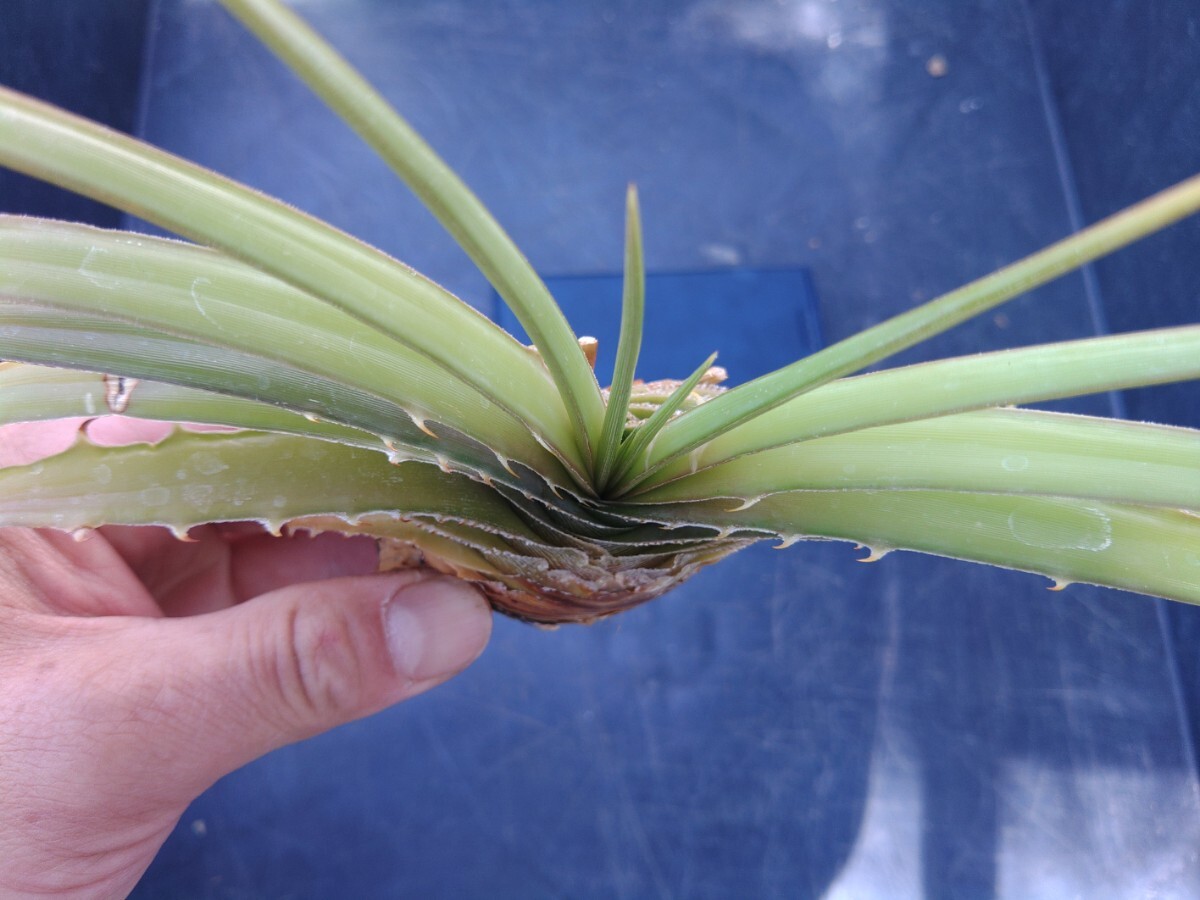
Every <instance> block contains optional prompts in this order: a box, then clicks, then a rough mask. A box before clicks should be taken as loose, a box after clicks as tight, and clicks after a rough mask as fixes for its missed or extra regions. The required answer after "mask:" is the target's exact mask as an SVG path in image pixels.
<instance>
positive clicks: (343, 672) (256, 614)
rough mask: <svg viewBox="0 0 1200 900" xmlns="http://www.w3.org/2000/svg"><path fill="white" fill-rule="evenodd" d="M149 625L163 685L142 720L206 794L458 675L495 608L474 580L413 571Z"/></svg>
mask: <svg viewBox="0 0 1200 900" xmlns="http://www.w3.org/2000/svg"><path fill="white" fill-rule="evenodd" d="M141 624H142V625H143V626H144V627H146V628H150V629H157V630H158V631H159V634H158V635H157V636H156V637H155V638H153V639H152V640H153V642H149V640H148V641H147V642H145V643H142V645H141V648H142V649H141V651H140V652H139V657H140V659H141V660H142V665H140V666H139V669H142V670H143V671H144V675H143V677H146V678H149V679H150V680H151V681H156V682H157V685H158V686H159V689H158V690H157V691H156V693H155V694H154V698H155V699H154V703H155V706H156V707H158V708H156V709H154V710H152V713H153V715H151V716H139V719H140V720H141V721H142V722H144V723H148V724H153V725H155V726H156V727H161V729H162V732H163V733H162V735H160V736H154V739H156V740H158V741H159V747H160V749H166V748H165V747H163V743H162V740H163V738H166V739H168V743H169V744H170V745H173V746H174V749H175V752H174V753H171V754H169V755H170V756H173V757H174V758H175V760H176V761H177V763H178V765H179V766H180V768H181V769H182V771H179V772H177V773H175V774H176V777H179V778H180V779H181V781H182V782H187V781H192V780H193V779H198V783H194V784H193V785H192V790H194V791H195V792H197V793H198V792H199V791H201V790H203V789H204V788H206V787H207V786H208V785H209V784H211V783H212V782H213V781H215V780H216V779H217V778H219V777H221V776H222V775H224V774H226V773H228V772H231V771H232V770H234V769H236V768H238V767H240V766H242V765H244V764H245V763H247V762H249V761H251V760H253V759H255V758H257V757H259V756H261V755H263V754H264V753H266V752H268V751H270V750H272V749H274V748H276V747H280V746H282V745H284V744H288V743H292V742H294V741H297V740H300V739H303V738H306V737H311V736H312V735H315V734H318V733H319V732H322V731H326V730H328V729H330V728H333V727H334V726H336V725H340V724H342V723H344V722H348V721H351V720H352V719H357V718H360V717H362V716H365V715H368V714H370V713H373V712H376V711H378V710H380V709H383V708H384V707H386V706H389V705H391V704H393V703H397V702H399V701H401V700H405V699H407V698H409V697H412V696H414V695H416V694H419V693H421V692H422V691H424V690H426V689H428V688H430V687H433V686H434V685H437V684H440V683H441V682H443V681H445V680H446V679H448V678H450V677H451V676H452V675H454V674H456V673H458V672H459V671H461V670H462V669H464V668H466V666H468V665H469V664H470V663H471V662H472V661H473V660H474V659H475V658H476V657H477V656H478V655H479V654H480V653H481V652H482V650H483V648H484V646H485V645H486V644H487V641H488V637H489V635H490V633H491V613H490V610H489V608H488V605H487V602H486V601H485V600H484V599H483V597H482V596H481V595H480V593H479V592H478V591H477V590H475V589H474V588H472V587H470V586H469V585H468V584H467V583H465V582H462V581H457V580H454V579H450V578H445V577H441V576H433V575H431V574H430V573H427V572H422V571H409V572H403V573H398V574H392V575H374V576H359V577H350V578H338V579H331V580H328V581H322V582H314V583H308V584H297V585H290V586H287V587H284V588H280V589H277V590H274V591H271V592H270V593H267V594H263V595H262V596H260V597H256V598H255V599H253V600H250V601H247V602H246V603H243V604H240V605H238V606H235V607H232V608H230V609H226V610H223V611H221V612H218V613H211V614H208V615H201V616H195V617H190V618H184V619H156V620H143V622H142V623H141ZM139 630H140V629H139ZM147 637H149V636H147ZM151 648H152V649H151ZM148 656H150V657H151V658H150V659H147V657H148ZM159 758H160V759H162V758H163V755H159ZM189 775H190V776H191V777H190V778H189V777H187V776H189ZM176 783H177V784H179V783H180V782H176Z"/></svg>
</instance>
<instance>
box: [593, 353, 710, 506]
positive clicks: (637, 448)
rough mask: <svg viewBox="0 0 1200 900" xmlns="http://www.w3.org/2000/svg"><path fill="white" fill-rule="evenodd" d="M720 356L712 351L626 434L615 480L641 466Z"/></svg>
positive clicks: (618, 457)
mask: <svg viewBox="0 0 1200 900" xmlns="http://www.w3.org/2000/svg"><path fill="white" fill-rule="evenodd" d="M716 359H717V354H716V353H713V354H711V355H710V356H709V357H708V359H706V360H705V361H704V362H702V363H701V364H700V366H699V367H698V368H697V369H696V371H695V372H693V373H692V374H691V375H689V376H688V377H687V378H686V379H685V380H684V381H681V382H680V383H679V384H678V385H677V386H676V387H675V390H673V391H672V392H671V394H670V396H669V397H667V399H666V400H664V401H663V403H662V405H660V406H659V407H658V409H656V410H655V411H654V412H653V413H652V414H651V416H650V418H648V419H646V420H645V421H644V422H642V423H641V424H640V425H639V426H638V427H637V428H635V429H634V430H633V433H632V434H629V435H627V436H626V438H625V442H624V443H623V444H622V445H621V450H620V453H619V454H618V455H617V462H616V466H615V471H614V473H613V480H614V482H615V483H618V484H619V483H620V482H621V480H622V479H624V478H625V477H626V476H627V475H628V474H629V472H630V470H631V469H632V468H633V467H634V466H636V465H637V463H638V461H639V460H640V459H641V458H642V455H643V453H644V452H645V451H646V449H647V448H648V447H650V445H651V444H652V443H653V442H654V441H655V439H656V438H658V437H659V436H660V433H661V432H662V430H663V428H664V426H666V424H667V423H668V422H670V421H671V418H672V416H674V415H675V414H676V413H677V412H678V411H679V409H680V408H681V407H682V406H683V404H684V402H685V401H686V400H687V398H688V396H689V395H690V394H691V393H692V391H693V390H695V389H696V385H698V384H699V383H700V379H702V378H703V377H704V375H705V373H707V372H708V370H709V369H710V368H711V367H712V364H713V363H714V362H715V361H716Z"/></svg>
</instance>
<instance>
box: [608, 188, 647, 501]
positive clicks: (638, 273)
mask: <svg viewBox="0 0 1200 900" xmlns="http://www.w3.org/2000/svg"><path fill="white" fill-rule="evenodd" d="M625 217H626V218H625V284H624V290H623V292H622V298H621V335H620V338H619V339H618V342H617V362H616V366H615V367H614V369H613V381H612V386H611V387H610V388H609V391H608V405H607V407H606V408H605V410H604V427H603V428H602V429H601V433H600V445H599V451H598V453H597V463H596V487H597V490H598V491H599V492H600V493H601V494H603V492H604V490H605V488H606V487H607V485H608V480H609V477H610V476H611V475H612V469H613V466H614V464H615V463H616V458H617V452H618V450H619V449H620V446H621V438H622V436H623V435H624V433H625V417H626V410H627V408H628V406H629V397H630V395H631V394H632V392H633V378H634V374H635V372H636V369H637V361H638V355H639V353H640V352H641V348H642V322H643V320H644V319H645V304H646V267H645V262H644V260H643V254H642V220H641V215H640V213H639V211H638V198H637V189H636V188H635V187H634V186H633V185H630V186H629V190H628V193H627V194H626V198H625Z"/></svg>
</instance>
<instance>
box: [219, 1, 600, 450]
mask: <svg viewBox="0 0 1200 900" xmlns="http://www.w3.org/2000/svg"><path fill="white" fill-rule="evenodd" d="M221 2H222V4H223V5H224V6H225V7H226V8H227V9H228V10H229V11H230V12H231V13H233V14H234V15H235V16H236V17H237V18H238V19H239V20H241V22H242V23H243V24H244V25H245V26H246V27H247V28H249V29H250V30H251V31H252V32H254V34H255V35H257V36H258V38H259V39H260V40H261V41H262V42H263V43H264V44H266V45H267V46H268V47H269V48H270V49H271V50H272V51H273V52H274V53H275V54H276V55H277V56H278V57H279V58H280V59H281V60H283V61H284V62H285V63H286V64H287V65H288V66H289V67H290V68H291V69H292V70H293V71H294V72H295V73H296V74H297V75H298V76H299V77H300V78H302V79H303V80H304V81H305V83H306V84H308V86H309V87H310V88H311V89H312V90H313V91H314V92H315V93H316V94H317V95H319V96H320V97H321V99H323V100H324V101H325V102H326V103H327V104H328V105H329V107H330V108H331V109H333V110H334V111H335V112H336V113H337V114H338V115H339V116H341V117H342V118H343V119H345V120H346V122H347V123H348V124H349V125H350V126H351V127H352V128H353V129H354V130H355V131H356V132H358V134H359V135H360V136H361V137H362V138H363V139H364V140H365V141H366V142H367V143H368V144H369V145H370V146H371V147H372V148H373V149H374V150H375V151H376V152H377V153H379V155H380V156H381V157H383V159H384V160H385V161H386V162H387V163H388V164H389V165H390V166H391V167H392V169H393V170H394V171H395V172H396V173H397V174H398V175H399V176H400V177H401V178H402V179H403V180H404V181H405V183H406V184H408V186H409V187H410V188H411V189H412V190H413V192H414V193H415V194H416V195H417V196H418V197H419V198H420V199H421V201H422V202H423V203H424V204H425V205H426V206H427V207H428V208H429V210H430V211H431V212H432V213H433V214H434V215H435V216H436V217H437V218H438V220H439V221H440V222H441V223H442V225H443V226H445V228H446V230H447V231H449V232H450V234H451V235H452V236H453V237H454V239H455V240H456V241H457V242H458V244H459V245H460V246H461V247H462V248H463V250H465V251H466V253H467V254H468V255H469V256H470V257H471V259H472V261H473V262H474V263H475V264H476V265H477V266H478V267H479V269H480V271H481V272H483V274H484V275H485V276H486V277H487V279H488V281H490V282H491V284H492V286H493V287H495V289H496V292H497V293H498V294H499V295H500V296H501V297H502V298H503V299H504V301H505V302H506V303H507V304H508V305H509V307H510V308H511V309H512V310H513V312H514V313H515V314H516V316H517V319H518V320H519V321H520V322H521V325H522V326H523V327H524V328H525V331H526V332H527V333H528V334H529V336H530V337H531V338H532V339H533V342H534V343H535V344H536V345H537V348H538V351H539V352H540V353H541V355H542V357H543V358H544V359H545V361H546V365H547V366H548V367H549V369H550V372H551V373H552V374H553V376H554V379H555V382H556V383H557V384H558V387H559V390H560V391H561V392H562V395H563V397H564V398H565V399H566V401H567V406H568V409H569V410H570V411H571V414H572V416H573V418H574V420H575V425H576V427H577V428H578V429H579V431H580V433H581V434H582V435H584V436H585V438H586V439H587V440H588V441H590V443H591V445H592V446H593V447H594V446H595V443H596V441H597V440H598V439H599V436H600V431H599V428H600V422H601V419H602V416H603V409H602V406H601V402H600V394H599V390H598V387H597V385H596V380H595V378H594V376H593V375H592V372H591V369H590V368H589V367H588V365H587V362H586V360H585V359H584V356H583V354H582V353H581V352H580V349H579V344H578V341H577V340H576V338H575V335H574V333H573V332H572V331H571V328H570V326H569V325H568V324H567V320H566V319H565V318H564V317H563V315H562V312H561V311H560V310H559V308H558V305H557V304H556V303H555V302H554V299H553V298H552V297H551V296H550V292H549V291H548V290H547V289H546V286H545V284H544V283H543V282H542V280H541V278H539V277H538V275H537V273H536V272H535V271H534V269H533V267H532V266H531V265H530V264H529V263H528V261H526V259H525V257H524V255H522V253H521V251H520V250H519V249H518V248H517V246H516V244H514V243H513V241H512V239H511V238H510V237H509V236H508V234H507V233H506V232H505V231H504V229H503V228H502V227H501V226H500V224H499V223H498V222H497V221H496V219H495V218H494V217H493V216H492V214H491V213H490V212H488V210H487V209H486V208H485V207H484V205H483V204H482V203H481V202H480V201H479V199H478V198H477V197H476V196H475V195H474V194H473V193H472V192H471V190H470V189H469V188H468V187H467V186H466V184H464V183H463V182H462V180H461V179H460V178H459V177H458V176H457V175H456V174H455V173H454V172H453V171H452V170H451V169H450V168H449V166H447V165H446V163H445V162H443V161H442V159H441V158H440V157H439V156H438V155H437V153H436V152H434V150H433V149H432V148H431V147H430V146H429V145H428V144H427V143H426V142H425V141H424V140H423V139H422V138H421V137H420V135H418V134H417V133H416V132H415V131H414V130H413V129H412V127H411V126H410V125H409V124H408V123H407V122H406V121H405V120H404V119H403V118H402V117H401V116H400V115H399V114H398V113H397V112H396V110H395V109H394V108H393V107H392V106H391V104H389V103H388V102H387V100H385V99H384V98H383V97H382V96H381V95H380V94H379V92H378V91H376V90H375V88H374V87H372V86H371V85H370V83H368V82H367V81H366V80H365V79H364V78H363V77H362V76H361V75H360V74H359V73H358V72H357V71H356V70H355V69H354V68H353V66H351V65H350V63H349V62H347V60H346V59H345V58H344V57H343V56H342V55H341V54H339V53H338V52H337V51H336V50H334V48H333V47H331V46H330V45H329V44H328V43H327V42H326V41H325V40H324V38H322V37H321V36H320V35H319V34H317V33H316V32H315V31H314V30H313V29H312V28H310V27H309V26H308V24H307V23H305V22H304V21H303V20H302V19H301V18H300V17H299V16H297V15H296V14H295V13H293V12H291V11H290V10H289V9H287V8H286V7H285V6H284V5H283V4H281V3H278V2H276V0H221Z"/></svg>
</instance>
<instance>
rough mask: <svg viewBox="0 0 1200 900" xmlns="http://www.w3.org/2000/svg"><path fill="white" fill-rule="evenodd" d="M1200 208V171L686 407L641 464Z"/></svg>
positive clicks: (658, 460) (684, 449)
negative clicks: (1042, 246) (1012, 260)
mask: <svg viewBox="0 0 1200 900" xmlns="http://www.w3.org/2000/svg"><path fill="white" fill-rule="evenodd" d="M1197 210H1200V175H1197V176H1193V177H1192V178H1189V179H1187V180H1186V181H1182V182H1180V183H1179V184H1177V185H1175V186H1174V187H1171V188H1168V189H1167V190H1165V191H1162V192H1161V193H1158V194H1155V195H1154V196H1153V197H1150V198H1149V199H1147V200H1143V201H1142V202H1141V203H1137V204H1134V205H1133V206H1131V207H1129V208H1128V209H1125V210H1123V211H1121V212H1119V213H1116V214H1115V215H1112V216H1109V217H1108V218H1107V219H1104V220H1102V221H1100V222H1097V223H1096V224H1095V225H1092V226H1091V227H1089V228H1085V229H1083V230H1082V231H1080V232H1079V233H1077V234H1073V235H1071V236H1070V237H1068V238H1064V239H1063V240H1061V241H1058V242H1057V243H1055V244H1052V245H1050V246H1049V247H1047V248H1045V249H1044V250H1040V251H1038V252H1037V253H1034V254H1032V255H1030V256H1027V257H1026V258H1025V259H1022V260H1020V261H1019V262H1015V263H1012V264H1011V265H1008V266H1005V267H1004V268H1002V269H999V270H997V271H996V272H993V273H992V274H990V275H986V276H984V277H983V278H980V279H978V280H976V281H973V282H971V283H970V284H967V285H965V286H963V287H961V288H958V289H957V290H954V291H951V292H950V293H948V294H945V295H943V296H941V297H938V298H937V299H935V300H931V301H929V302H928V303H925V304H922V305H921V306H918V307H917V308H915V309H912V310H909V311H908V312H905V313H901V314H900V315H898V316H895V317H893V318H891V319H888V320H887V321H886V322H882V323H880V324H879V325H875V326H874V327H871V328H868V329H866V330H864V331H861V332H859V333H858V334H855V335H853V336H852V337H849V338H846V339H845V340H842V341H839V342H838V343H836V344H834V345H832V346H830V347H826V348H825V349H824V350H820V351H818V352H817V353H814V354H812V355H811V356H808V357H805V358H804V359H801V360H799V361H797V362H794V363H792V364H791V365H789V366H785V367H784V368H782V369H778V370H777V371H775V372H772V373H771V374H769V375H764V376H762V377H761V378H757V379H755V380H754V381H751V382H748V383H747V384H744V385H740V386H739V387H737V388H734V389H733V390H731V391H728V392H727V393H725V394H723V395H721V396H720V397H717V398H715V399H713V400H712V401H711V402H709V403H705V404H703V405H702V406H699V407H697V408H695V409H692V410H689V411H688V412H687V413H685V414H684V415H682V416H680V417H679V419H678V420H677V421H675V422H672V423H670V424H669V425H668V426H667V427H666V428H664V429H663V434H662V438H661V440H659V441H656V442H655V445H654V452H653V453H652V454H651V455H650V458H649V460H648V465H647V467H646V468H647V470H648V471H651V472H653V471H656V470H657V468H658V467H659V466H660V465H662V464H663V463H664V462H666V461H668V460H670V459H673V458H676V457H679V456H681V455H683V454H686V453H689V452H690V451H692V450H694V449H695V448H697V447H700V446H702V445H703V444H705V443H707V442H708V441H710V440H711V439H712V438H713V437H715V436H716V435H718V434H721V433H723V432H725V431H728V430H730V429H731V428H734V427H736V426H737V425H740V424H741V423H743V422H747V421H749V420H751V419H753V418H754V417H755V416H759V415H762V414H763V413H765V412H767V411H768V410H771V409H773V408H775V407H777V406H779V405H780V404H782V403H785V402H787V401H788V400H790V399H791V398H793V397H796V396H798V395H800V394H802V393H804V392H805V391H810V390H812V389H814V388H816V387H818V386H820V385H822V384H825V383H826V382H829V381H831V380H833V379H834V378H838V377H840V376H843V375H848V374H850V373H851V372H855V371H857V370H859V369H862V368H864V367H865V366H868V365H871V364H872V363H875V362H878V361H879V360H881V359H884V358H885V357H888V356H891V355H892V354H893V353H897V352H899V351H900V350H903V349H905V348H907V347H911V346H913V345H914V344H917V343H919V342H921V341H923V340H925V339H927V338H930V337H932V336H933V335H935V334H939V333H941V332H943V331H945V330H947V329H949V328H951V327H953V326H955V325H957V324H959V323H960V322H964V321H966V320H967V319H969V318H971V317H972V316H976V315H979V314H980V313H982V312H985V311H987V310H989V309H992V308H993V307H995V306H998V305H999V304H1001V303H1004V302H1006V301H1008V300H1011V299H1012V298H1014V297H1017V296H1019V295H1021V294H1023V293H1025V292H1027V291H1030V290H1032V289H1033V288H1035V287H1037V286H1038V285H1041V284H1045V283H1046V282H1048V281H1051V280H1052V279H1054V278H1057V277H1059V276H1060V275H1063V274H1065V273H1066V272H1070V271H1072V270H1074V269H1077V268H1079V267H1080V266H1082V265H1084V264H1085V263H1088V262H1090V261H1092V260H1094V259H1097V258H1098V257H1100V256H1103V255H1105V254H1106V253H1110V252H1112V251H1113V250H1115V249H1117V248H1118V247H1123V246H1125V245H1126V244H1129V243H1131V242H1133V241H1135V240H1138V239H1139V238H1142V237H1145V236H1146V235H1148V234H1151V233H1152V232H1155V231H1158V230H1160V229H1162V228H1165V227H1166V226H1168V225H1170V224H1172V223H1174V222H1177V221H1179V220H1180V219H1182V218H1184V217H1186V216H1189V215H1191V214H1192V213H1194V212H1196V211H1197Z"/></svg>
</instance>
